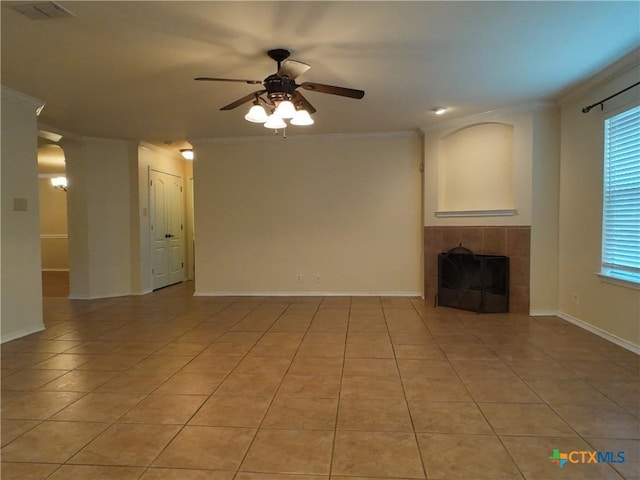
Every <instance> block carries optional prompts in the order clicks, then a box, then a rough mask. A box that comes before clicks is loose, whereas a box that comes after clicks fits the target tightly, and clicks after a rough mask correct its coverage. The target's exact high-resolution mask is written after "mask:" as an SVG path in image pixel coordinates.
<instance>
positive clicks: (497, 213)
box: [435, 208, 518, 218]
mask: <svg viewBox="0 0 640 480" xmlns="http://www.w3.org/2000/svg"><path fill="white" fill-rule="evenodd" d="M514 215H518V211H517V210H516V209H515V208H506V209H500V210H439V211H437V212H435V216H436V217H438V218H449V217H511V216H514Z"/></svg>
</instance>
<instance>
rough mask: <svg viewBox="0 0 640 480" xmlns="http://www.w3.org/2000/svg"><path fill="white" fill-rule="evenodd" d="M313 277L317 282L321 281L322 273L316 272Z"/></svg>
mask: <svg viewBox="0 0 640 480" xmlns="http://www.w3.org/2000/svg"><path fill="white" fill-rule="evenodd" d="M313 278H314V280H315V281H316V282H319V281H320V274H319V273H316V274H315V275H314V277H313Z"/></svg>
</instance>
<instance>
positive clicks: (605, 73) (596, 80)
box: [558, 48, 640, 107]
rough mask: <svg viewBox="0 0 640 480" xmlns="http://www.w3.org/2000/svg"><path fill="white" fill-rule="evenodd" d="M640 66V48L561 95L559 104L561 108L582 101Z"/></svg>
mask: <svg viewBox="0 0 640 480" xmlns="http://www.w3.org/2000/svg"><path fill="white" fill-rule="evenodd" d="M638 66H640V48H636V49H634V50H633V51H631V52H630V53H628V54H627V55H625V56H624V57H622V58H621V59H619V60H618V61H616V62H614V63H612V64H611V65H609V66H608V67H606V68H605V69H604V70H601V71H600V72H598V73H596V74H595V75H593V76H592V77H590V78H588V79H587V80H585V81H583V82H582V83H580V84H578V85H577V86H575V87H573V88H572V89H571V90H570V91H569V92H565V93H564V94H560V96H559V97H558V104H559V105H560V106H561V107H564V106H565V105H568V104H570V103H573V102H575V101H578V100H580V99H581V98H583V97H585V96H587V95H588V94H590V93H591V92H593V91H594V90H596V89H598V88H599V87H601V86H602V85H605V84H607V83H609V82H610V81H611V80H613V79H614V78H616V77H619V76H620V75H622V74H624V73H626V72H628V71H629V70H631V69H633V68H635V67H638Z"/></svg>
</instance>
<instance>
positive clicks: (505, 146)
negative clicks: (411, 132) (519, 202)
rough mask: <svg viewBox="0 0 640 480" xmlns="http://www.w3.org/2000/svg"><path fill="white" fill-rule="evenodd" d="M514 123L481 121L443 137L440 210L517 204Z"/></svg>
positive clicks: (485, 208) (440, 166) (439, 183)
mask: <svg viewBox="0 0 640 480" xmlns="http://www.w3.org/2000/svg"><path fill="white" fill-rule="evenodd" d="M513 163H514V162H513V126H512V125H508V124H504V123H496V122H492V123H480V124H474V125H471V126H468V127H463V128H461V129H459V130H456V131H454V132H453V133H450V134H448V135H446V136H445V137H443V138H441V139H440V140H439V158H438V175H439V178H438V210H447V211H451V210H490V209H509V208H514V199H513V198H514V197H513Z"/></svg>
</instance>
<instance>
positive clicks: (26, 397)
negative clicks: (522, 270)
mask: <svg viewBox="0 0 640 480" xmlns="http://www.w3.org/2000/svg"><path fill="white" fill-rule="evenodd" d="M192 294H193V285H192V284H190V283H184V284H181V285H177V286H174V287H170V288H167V289H163V290H160V291H158V292H155V293H153V294H151V295H147V296H142V297H127V298H115V299H108V300H98V301H69V300H66V299H65V298H61V297H57V298H55V297H49V298H45V300H44V303H45V317H46V324H47V330H46V331H45V332H42V333H39V334H35V335H31V336H29V337H26V338H24V339H20V340H15V341H13V342H9V343H6V344H4V345H3V346H2V375H3V376H2V445H3V446H2V451H1V455H2V462H3V463H2V479H3V480H11V479H28V480H34V479H45V478H46V479H51V480H60V479H64V480H74V479H82V480H90V479H109V480H111V479H113V480H120V479H122V480H124V479H127V480H128V479H131V480H133V479H141V480H171V479H180V480H196V479H198V480H231V479H235V480H266V479H269V480H320V479H324V480H328V479H331V480H356V479H358V480H364V479H368V480H371V479H420V478H423V479H424V478H427V479H430V480H474V479H477V480H482V479H487V480H499V479H531V480H533V479H540V480H547V479H556V478H558V479H621V478H626V479H636V480H637V479H639V478H640V463H639V458H640V444H639V439H640V433H639V418H640V398H639V397H640V391H639V385H640V362H639V358H638V356H636V355H634V354H632V353H630V352H628V351H626V350H623V349H622V348H619V347H617V346H615V345H613V344H611V343H608V342H606V341H604V340H602V339H600V338H598V337H596V336H594V335H592V334H590V333H588V332H586V331H584V330H581V329H579V328H577V327H575V326H573V325H571V324H568V323H566V322H563V321H561V320H559V319H557V318H551V317H549V318H530V317H528V316H525V315H506V314H501V315H481V316H479V315H476V314H472V313H468V312H463V311H459V310H451V309H444V308H435V309H434V308H433V307H432V306H430V305H427V304H425V302H423V301H421V300H419V299H412V298H379V297H366V298H363V297H353V298H349V297H325V298H319V297H314V298H305V297H302V298H277V297H269V298H266V297H264V298H210V297H209V298H205V297H193V296H192ZM554 449H558V450H559V451H560V452H571V451H596V450H597V451H602V452H609V451H611V452H614V454H616V453H617V452H619V451H623V452H624V458H625V461H624V463H620V462H618V463H595V464H594V463H585V464H581V463H580V464H571V463H569V464H567V465H565V466H564V467H563V468H560V467H559V466H558V465H557V464H554V463H553V462H552V461H551V460H550V459H549V457H550V456H551V455H552V453H553V450H554ZM574 458H577V457H574Z"/></svg>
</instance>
